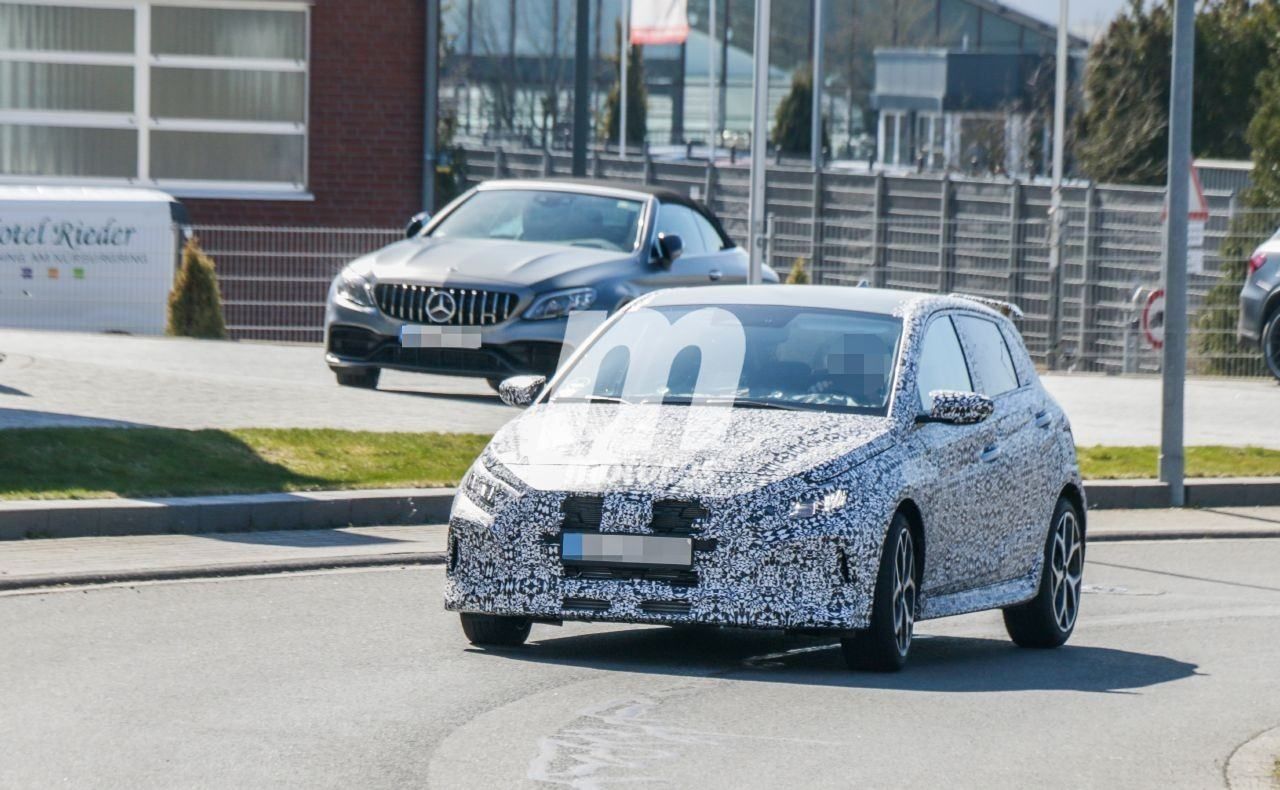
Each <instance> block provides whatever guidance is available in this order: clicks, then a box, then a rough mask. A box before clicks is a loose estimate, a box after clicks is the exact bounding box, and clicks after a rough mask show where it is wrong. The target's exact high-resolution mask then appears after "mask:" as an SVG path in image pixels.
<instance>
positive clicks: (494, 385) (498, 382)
mask: <svg viewBox="0 0 1280 790" xmlns="http://www.w3.org/2000/svg"><path fill="white" fill-rule="evenodd" d="M502 382H503V379H485V383H487V384H488V385H489V389H491V390H493V391H494V392H501V391H502V390H501V389H499V387H501V386H502Z"/></svg>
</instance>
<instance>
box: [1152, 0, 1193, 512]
mask: <svg viewBox="0 0 1280 790" xmlns="http://www.w3.org/2000/svg"><path fill="white" fill-rule="evenodd" d="M1195 14H1196V10H1195V2H1194V0H1176V2H1175V3H1174V11H1173V65H1172V68H1171V72H1172V73H1171V80H1170V89H1169V185H1168V192H1167V194H1168V200H1169V206H1168V223H1167V224H1166V225H1165V236H1164V299H1165V302H1164V304H1165V313H1164V315H1165V319H1164V320H1165V324H1164V359H1163V365H1162V378H1163V381H1162V388H1161V398H1160V400H1161V404H1160V405H1161V409H1160V480H1161V482H1164V483H1166V484H1168V486H1169V505H1170V507H1182V506H1183V505H1185V504H1186V488H1185V486H1184V480H1183V478H1184V474H1185V471H1186V470H1185V461H1186V459H1185V457H1184V450H1183V397H1184V394H1185V393H1184V388H1185V386H1186V377H1187V210H1188V207H1189V206H1188V203H1189V201H1190V194H1189V193H1190V187H1191V91H1192V85H1193V83H1192V80H1193V78H1194V73H1195V72H1194V69H1195V37H1196V27H1195V24H1196V17H1195Z"/></svg>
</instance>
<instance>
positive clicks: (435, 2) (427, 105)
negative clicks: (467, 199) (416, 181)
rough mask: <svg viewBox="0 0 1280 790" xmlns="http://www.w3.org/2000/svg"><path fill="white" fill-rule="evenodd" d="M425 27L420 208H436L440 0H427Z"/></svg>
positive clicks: (428, 210) (433, 211)
mask: <svg viewBox="0 0 1280 790" xmlns="http://www.w3.org/2000/svg"><path fill="white" fill-rule="evenodd" d="M426 12H427V30H426V40H425V41H424V42H423V45H424V46H425V47H426V52H425V53H423V58H422V60H423V63H424V64H425V71H424V74H423V83H424V89H425V90H426V97H425V99H426V100H425V101H424V102H423V108H422V210H423V211H426V212H428V213H435V210H436V149H437V148H438V145H439V144H438V143H437V141H436V131H437V128H438V125H439V118H440V0H427V2H426Z"/></svg>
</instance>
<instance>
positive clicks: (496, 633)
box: [458, 612, 533, 647]
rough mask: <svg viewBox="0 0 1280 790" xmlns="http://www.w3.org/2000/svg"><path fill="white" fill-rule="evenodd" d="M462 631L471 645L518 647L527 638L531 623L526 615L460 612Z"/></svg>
mask: <svg viewBox="0 0 1280 790" xmlns="http://www.w3.org/2000/svg"><path fill="white" fill-rule="evenodd" d="M458 617H459V619H460V620H461V621H462V633H464V634H466V636H467V641H468V642H470V643H471V644H473V645H481V646H486V645H487V646H491V647H519V646H520V645H523V644H524V641H525V640H526V639H528V638H529V630H530V629H531V628H532V627H533V623H531V622H530V621H529V618H527V617H500V616H498V615H492V614H475V613H473V612H460V613H459V615H458Z"/></svg>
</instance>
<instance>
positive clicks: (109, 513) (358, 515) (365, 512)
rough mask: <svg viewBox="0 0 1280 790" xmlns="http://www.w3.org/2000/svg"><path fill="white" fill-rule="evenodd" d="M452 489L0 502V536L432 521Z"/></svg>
mask: <svg viewBox="0 0 1280 790" xmlns="http://www.w3.org/2000/svg"><path fill="white" fill-rule="evenodd" d="M454 491H455V489H452V488H399V489H370V490H358V491H308V492H298V493H289V494H235V495H229V496H203V497H171V498H160V499H64V500H39V499H32V500H14V501H4V502H0V540H20V539H22V538H84V537H101V536H110V535H167V534H175V533H176V534H190V533H204V532H245V531H250V530H264V529H327V528H333V527H372V526H379V525H404V524H439V523H443V522H445V521H448V520H449V508H450V507H451V506H452V504H453V494H454Z"/></svg>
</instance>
